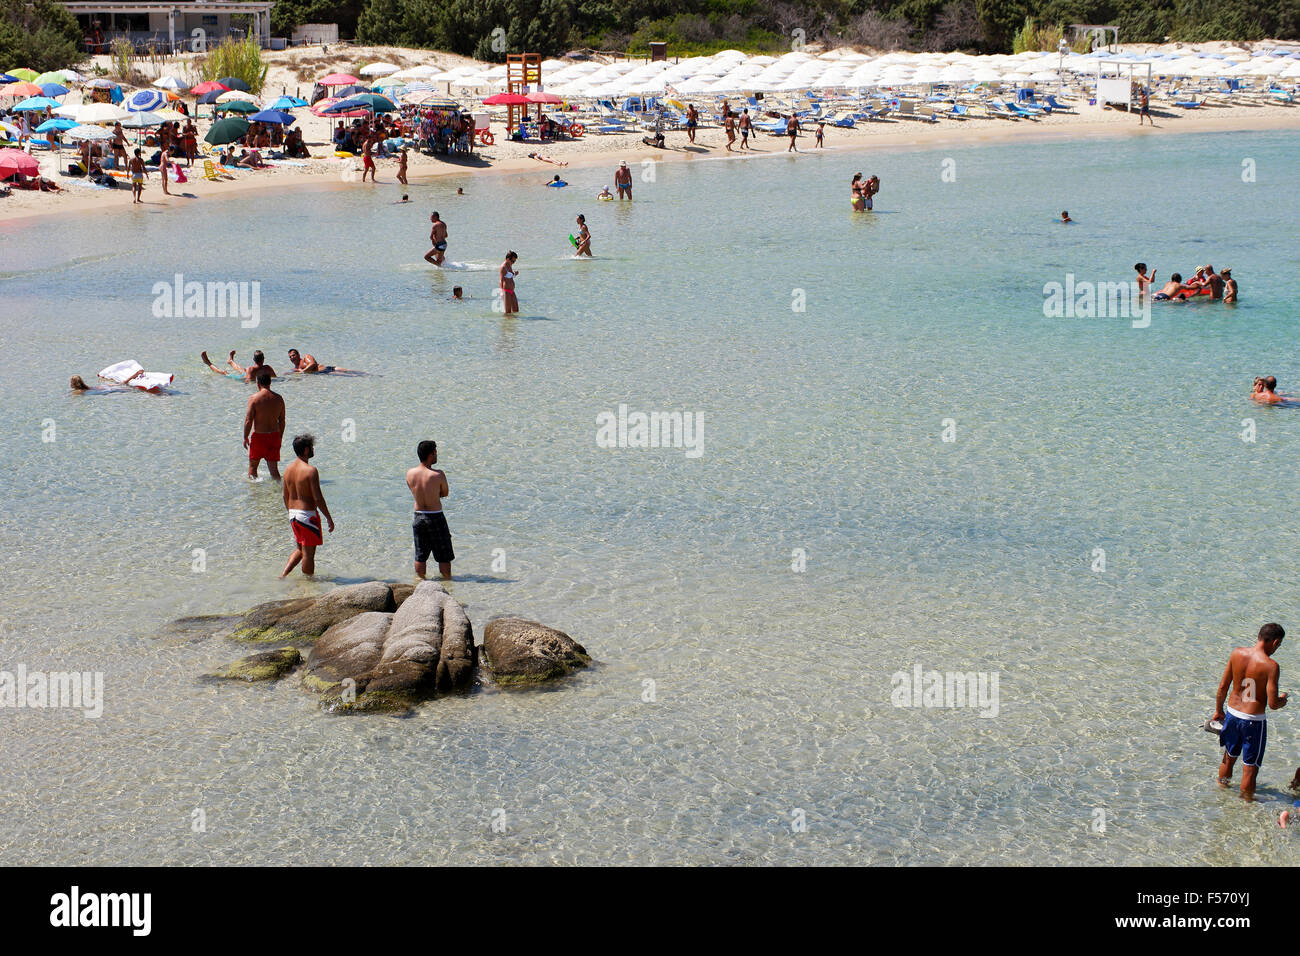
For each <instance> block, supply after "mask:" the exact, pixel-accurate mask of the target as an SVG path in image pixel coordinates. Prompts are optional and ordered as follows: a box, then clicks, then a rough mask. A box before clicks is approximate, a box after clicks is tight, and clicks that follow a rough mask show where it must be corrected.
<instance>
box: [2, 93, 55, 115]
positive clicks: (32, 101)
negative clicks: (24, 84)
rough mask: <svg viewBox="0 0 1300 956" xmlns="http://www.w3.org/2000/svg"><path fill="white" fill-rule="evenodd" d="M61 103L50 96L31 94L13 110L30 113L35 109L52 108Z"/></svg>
mask: <svg viewBox="0 0 1300 956" xmlns="http://www.w3.org/2000/svg"><path fill="white" fill-rule="evenodd" d="M59 105H60V104H59V101H58V100H52V99H50V98H49V97H48V96H29V97H27V99H25V100H23V101H22V102H21V103H19V104H17V105H16V106H14V107H13V111H14V112H15V113H29V112H32V111H33V110H52V109H54V107H56V106H59Z"/></svg>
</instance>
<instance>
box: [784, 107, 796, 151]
mask: <svg viewBox="0 0 1300 956" xmlns="http://www.w3.org/2000/svg"><path fill="white" fill-rule="evenodd" d="M785 135H786V136H789V137H790V145H789V146H788V147H787V148H786V152H787V153H788V152H790V151H791V150H793V151H794V152H796V153H797V152H799V147H798V146H796V145H795V144H794V140H795V137H796V136H798V135H799V117H797V116H795V115H794V114H793V113H791V114H790V118H789V119H788V120H786V121H785Z"/></svg>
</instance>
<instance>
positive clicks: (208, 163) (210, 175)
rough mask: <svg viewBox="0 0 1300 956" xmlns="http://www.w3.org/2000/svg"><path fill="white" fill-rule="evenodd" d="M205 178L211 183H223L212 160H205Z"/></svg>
mask: <svg viewBox="0 0 1300 956" xmlns="http://www.w3.org/2000/svg"><path fill="white" fill-rule="evenodd" d="M203 178H204V179H206V180H208V181H209V182H214V183H218V182H221V177H220V176H218V175H217V167H216V166H213V165H212V160H210V159H205V160H204V161H203Z"/></svg>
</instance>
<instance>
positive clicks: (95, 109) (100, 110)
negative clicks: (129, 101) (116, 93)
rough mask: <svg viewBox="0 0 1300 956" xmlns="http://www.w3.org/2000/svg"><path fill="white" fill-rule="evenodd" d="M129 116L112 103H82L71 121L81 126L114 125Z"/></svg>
mask: <svg viewBox="0 0 1300 956" xmlns="http://www.w3.org/2000/svg"><path fill="white" fill-rule="evenodd" d="M130 115H131V114H130V113H128V112H127V111H126V110H124V109H122V108H121V107H120V106H114V105H113V104H112V103H83V104H82V105H81V106H79V107H78V108H77V112H76V115H75V116H73V119H75V120H76V121H77V122H78V123H80V124H82V125H86V124H89V123H116V122H117V121H118V120H124V119H126V118H127V117H128V116H130Z"/></svg>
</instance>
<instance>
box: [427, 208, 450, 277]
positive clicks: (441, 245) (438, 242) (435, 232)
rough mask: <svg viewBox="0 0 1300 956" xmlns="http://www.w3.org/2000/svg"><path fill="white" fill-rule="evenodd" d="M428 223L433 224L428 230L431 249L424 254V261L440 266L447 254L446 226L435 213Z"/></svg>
mask: <svg viewBox="0 0 1300 956" xmlns="http://www.w3.org/2000/svg"><path fill="white" fill-rule="evenodd" d="M429 222H431V223H433V226H432V228H430V229H429V241H430V242H431V243H433V248H432V249H430V250H429V251H428V252H426V253H425V254H424V261H425V262H431V263H433V264H434V265H435V266H441V265H442V260H443V259H444V258H445V257H446V252H447V224H446V223H445V222H443V221H442V219H441V218H439V216H438V214H437V213H436V212H435V213H433V214H432V215H431V216H429Z"/></svg>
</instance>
